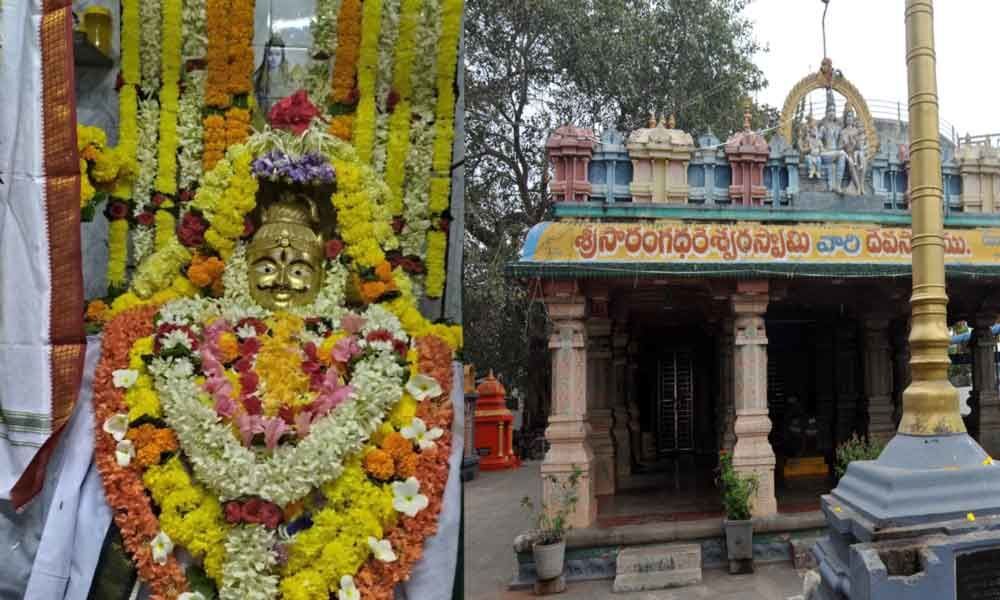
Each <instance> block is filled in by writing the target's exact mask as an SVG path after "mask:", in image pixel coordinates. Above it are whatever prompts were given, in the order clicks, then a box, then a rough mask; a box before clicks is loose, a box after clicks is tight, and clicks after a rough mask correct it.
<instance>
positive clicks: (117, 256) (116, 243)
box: [108, 219, 128, 288]
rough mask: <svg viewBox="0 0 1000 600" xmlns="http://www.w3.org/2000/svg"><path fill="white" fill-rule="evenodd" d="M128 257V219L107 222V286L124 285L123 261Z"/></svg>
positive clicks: (117, 286)
mask: <svg viewBox="0 0 1000 600" xmlns="http://www.w3.org/2000/svg"><path fill="white" fill-rule="evenodd" d="M127 258H128V221H126V220H125V219H115V220H113V221H111V223H109V224H108V287H111V288H121V287H124V286H125V261H126V259H127Z"/></svg>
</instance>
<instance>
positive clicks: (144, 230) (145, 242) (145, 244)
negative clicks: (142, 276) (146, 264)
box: [132, 225, 156, 264]
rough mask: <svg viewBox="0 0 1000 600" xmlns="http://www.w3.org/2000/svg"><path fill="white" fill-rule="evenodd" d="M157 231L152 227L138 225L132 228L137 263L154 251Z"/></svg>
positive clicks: (133, 252) (133, 247) (133, 248)
mask: <svg viewBox="0 0 1000 600" xmlns="http://www.w3.org/2000/svg"><path fill="white" fill-rule="evenodd" d="M155 236H156V233H155V232H154V231H153V228H152V227H147V226H145V225H136V226H135V227H134V228H133V229H132V255H133V261H134V262H135V264H139V263H141V262H142V261H144V260H145V259H146V257H147V256H149V255H150V254H152V253H153V246H154V245H155V244H154V242H155V241H156V240H155V239H154V238H155Z"/></svg>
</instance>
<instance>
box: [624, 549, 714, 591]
mask: <svg viewBox="0 0 1000 600" xmlns="http://www.w3.org/2000/svg"><path fill="white" fill-rule="evenodd" d="M615 566H616V569H615V570H616V576H615V583H614V588H613V591H615V592H641V591H646V590H661V589H664V588H670V587H680V586H685V585H693V584H696V583H700V582H701V545H699V544H657V545H649V546H635V547H631V548H623V549H622V550H621V551H620V552H619V553H618V561H617V563H616V565H615Z"/></svg>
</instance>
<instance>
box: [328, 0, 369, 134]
mask: <svg viewBox="0 0 1000 600" xmlns="http://www.w3.org/2000/svg"><path fill="white" fill-rule="evenodd" d="M336 50H337V53H336V56H335V57H334V63H333V76H332V82H331V84H330V102H331V103H332V104H333V110H332V112H333V116H332V118H331V119H330V126H329V131H330V133H331V134H332V135H334V136H336V137H338V138H340V139H342V140H350V139H351V137H352V135H353V129H354V115H353V114H352V113H353V112H354V106H355V105H356V104H357V101H358V99H357V79H356V77H357V67H358V53H359V52H360V51H361V0H343V1H342V2H341V4H340V14H339V15H338V18H337V46H336Z"/></svg>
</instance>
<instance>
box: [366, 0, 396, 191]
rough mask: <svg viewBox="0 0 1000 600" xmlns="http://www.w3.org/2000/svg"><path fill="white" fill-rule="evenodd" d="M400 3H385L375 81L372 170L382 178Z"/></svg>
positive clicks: (387, 139)
mask: <svg viewBox="0 0 1000 600" xmlns="http://www.w3.org/2000/svg"><path fill="white" fill-rule="evenodd" d="M399 5H400V0H382V26H381V28H380V30H379V31H380V34H379V38H378V70H377V71H376V73H377V77H376V80H375V104H376V107H377V108H376V110H375V115H376V117H375V146H374V148H373V150H372V169H374V170H375V173H377V174H378V175H379V177H381V176H382V175H383V174H384V173H385V160H386V146H387V145H388V143H389V109H388V104H389V92H390V91H391V90H392V72H393V60H394V59H395V58H396V52H395V50H396V40H397V38H399Z"/></svg>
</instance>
